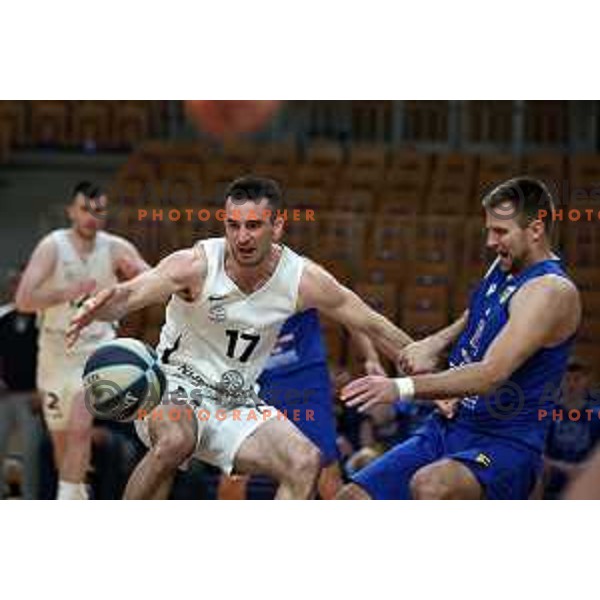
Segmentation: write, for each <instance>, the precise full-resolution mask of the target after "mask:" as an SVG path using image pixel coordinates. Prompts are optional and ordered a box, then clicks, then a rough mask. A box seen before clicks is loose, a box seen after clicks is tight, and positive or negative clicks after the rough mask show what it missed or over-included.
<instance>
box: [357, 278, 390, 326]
mask: <svg viewBox="0 0 600 600" xmlns="http://www.w3.org/2000/svg"><path fill="white" fill-rule="evenodd" d="M354 289H355V291H356V293H357V294H358V295H359V296H360V297H361V298H362V299H363V300H364V301H365V302H366V303H367V304H368V305H369V306H371V307H372V308H373V309H374V310H376V311H377V312H379V313H381V314H382V315H385V316H386V317H387V318H388V319H390V320H391V321H393V322H395V321H396V320H397V318H398V307H399V300H398V292H397V290H396V286H395V285H394V284H393V283H383V284H376V283H365V282H358V283H356V284H355V285H354Z"/></svg>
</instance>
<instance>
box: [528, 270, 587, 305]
mask: <svg viewBox="0 0 600 600" xmlns="http://www.w3.org/2000/svg"><path fill="white" fill-rule="evenodd" d="M521 291H522V292H525V293H528V294H551V295H552V296H554V297H560V298H564V299H573V300H576V299H577V298H579V290H578V289H577V286H576V285H575V283H574V282H573V281H572V280H571V279H569V278H568V277H565V276H564V275H559V274H557V273H545V274H544V275H540V276H539V277H535V278H533V279H530V280H529V281H527V282H526V283H525V284H524V285H523V287H522V288H521Z"/></svg>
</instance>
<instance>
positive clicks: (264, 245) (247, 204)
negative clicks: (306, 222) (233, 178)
mask: <svg viewBox="0 0 600 600" xmlns="http://www.w3.org/2000/svg"><path fill="white" fill-rule="evenodd" d="M225 211H226V215H227V216H226V219H225V237H226V238H227V244H228V246H229V250H230V252H231V254H232V256H233V258H234V260H235V261H236V262H237V263H238V264H239V265H240V266H243V267H255V266H257V265H259V264H261V263H262V262H263V261H265V260H266V258H267V257H268V256H269V252H270V251H271V244H272V243H273V242H278V241H279V240H280V239H281V234H282V231H283V221H282V220H281V219H275V222H273V219H272V218H271V215H272V214H273V210H272V209H271V207H270V205H269V201H268V200H267V199H266V198H263V199H262V200H261V201H260V202H256V201H254V200H246V201H244V202H240V201H238V203H235V202H233V201H232V200H231V198H227V201H226V203H225Z"/></svg>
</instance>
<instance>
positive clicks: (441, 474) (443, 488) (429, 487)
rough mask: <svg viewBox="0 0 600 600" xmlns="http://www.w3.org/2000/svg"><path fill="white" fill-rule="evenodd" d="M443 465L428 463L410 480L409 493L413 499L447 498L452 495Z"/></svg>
mask: <svg viewBox="0 0 600 600" xmlns="http://www.w3.org/2000/svg"><path fill="white" fill-rule="evenodd" d="M445 475H446V473H445V469H444V467H443V466H438V465H428V466H426V467H423V468H422V469H419V470H418V471H417V472H416V473H415V474H414V475H413V476H412V478H411V480H410V493H411V496H412V498H414V499H415V500H449V499H450V498H452V497H453V489H452V485H451V483H450V481H449V480H448V478H447V477H446V476H445Z"/></svg>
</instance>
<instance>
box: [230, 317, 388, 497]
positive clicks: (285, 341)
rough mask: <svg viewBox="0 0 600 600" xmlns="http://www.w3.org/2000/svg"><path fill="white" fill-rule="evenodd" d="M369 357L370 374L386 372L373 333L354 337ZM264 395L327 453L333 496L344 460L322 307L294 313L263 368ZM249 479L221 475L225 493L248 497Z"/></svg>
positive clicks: (322, 489)
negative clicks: (340, 455) (340, 457)
mask: <svg viewBox="0 0 600 600" xmlns="http://www.w3.org/2000/svg"><path fill="white" fill-rule="evenodd" d="M352 342H353V344H354V345H355V346H356V347H357V348H358V350H359V351H360V354H361V355H362V356H363V358H364V366H365V371H366V372H367V373H378V374H383V373H385V371H384V370H383V367H382V366H381V364H380V362H379V357H378V356H377V352H376V351H375V349H374V348H373V346H372V345H371V343H370V342H369V340H368V338H364V337H362V336H359V335H356V336H352ZM258 383H259V385H260V395H261V397H262V398H263V399H264V400H265V401H267V402H268V403H269V404H270V405H271V406H274V407H275V408H277V409H278V410H279V411H281V412H282V413H284V414H285V415H286V416H287V417H288V418H289V419H290V420H291V421H292V422H293V423H294V425H296V427H297V428H298V429H299V430H300V431H301V432H302V433H303V434H304V435H305V436H306V437H307V438H308V439H309V440H310V441H311V442H313V444H315V446H317V448H319V450H320V452H321V464H322V467H323V468H322V470H321V473H320V476H319V480H318V483H317V489H318V492H319V496H320V498H322V499H324V500H331V499H333V498H334V497H335V495H336V493H337V492H338V491H339V489H340V488H341V486H342V484H343V481H342V476H341V472H340V468H339V465H338V450H337V440H336V437H337V434H336V425H335V414H334V406H333V401H334V394H333V390H332V385H331V378H330V375H329V368H328V365H327V348H326V346H325V343H324V340H323V336H322V334H321V324H320V320H319V315H318V313H317V311H316V310H314V309H310V310H305V311H303V312H301V313H297V314H295V315H293V316H292V317H290V318H289V319H288V320H287V321H286V322H285V323H284V324H283V327H282V328H281V331H280V332H279V337H278V340H277V344H276V346H275V348H274V349H273V351H272V353H271V356H270V358H269V361H268V362H267V364H266V365H265V368H264V370H263V372H262V373H261V375H260V377H259V379H258ZM246 484H247V479H246V478H242V477H232V478H226V477H223V478H222V479H221V485H220V494H219V496H220V497H221V498H224V497H226V498H227V499H243V498H245V497H246V488H247V485H246Z"/></svg>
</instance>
